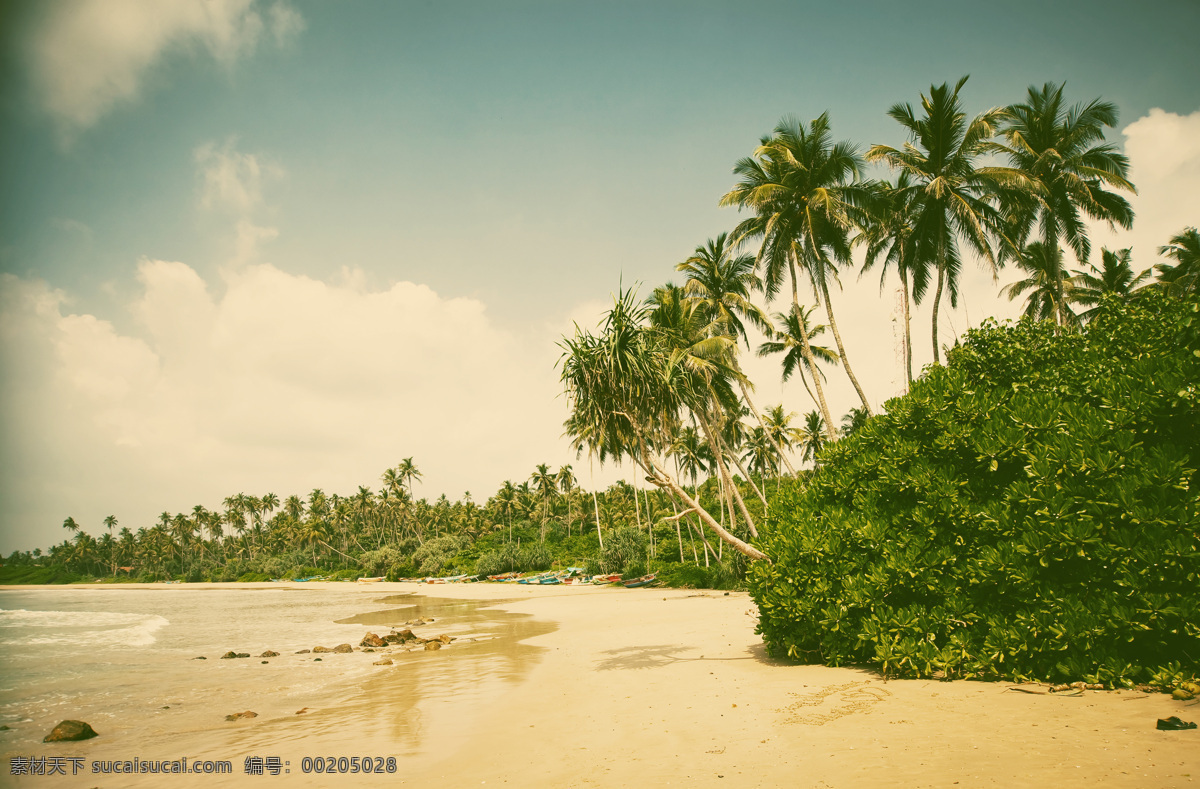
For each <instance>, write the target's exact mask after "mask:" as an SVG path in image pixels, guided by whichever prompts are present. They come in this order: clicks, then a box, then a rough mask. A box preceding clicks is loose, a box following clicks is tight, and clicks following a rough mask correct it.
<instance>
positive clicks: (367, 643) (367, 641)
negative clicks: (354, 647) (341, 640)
mask: <svg viewBox="0 0 1200 789" xmlns="http://www.w3.org/2000/svg"><path fill="white" fill-rule="evenodd" d="M359 645H360V646H364V647H382V646H387V642H386V641H384V640H383V639H382V638H380V637H379V636H377V635H375V634H374V633H367V634H366V635H365V636H363V640H362V641H361V642H360V644H359Z"/></svg>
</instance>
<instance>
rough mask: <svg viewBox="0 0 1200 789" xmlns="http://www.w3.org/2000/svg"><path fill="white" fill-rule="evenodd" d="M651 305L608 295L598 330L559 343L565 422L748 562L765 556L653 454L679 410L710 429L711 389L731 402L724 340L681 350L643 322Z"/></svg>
mask: <svg viewBox="0 0 1200 789" xmlns="http://www.w3.org/2000/svg"><path fill="white" fill-rule="evenodd" d="M649 313H650V309H649V308H648V307H647V306H646V305H643V304H638V302H637V301H636V300H635V298H634V296H633V294H632V293H631V292H628V291H624V292H622V293H620V294H619V295H618V296H617V297H616V299H615V300H614V305H613V308H612V310H610V311H609V313H608V315H607V317H606V318H605V321H604V323H603V324H602V326H601V330H600V333H599V334H598V335H595V334H592V333H591V332H587V331H583V330H581V329H579V328H578V327H576V330H575V334H574V336H573V337H565V338H563V341H562V343H561V347H562V348H563V355H562V357H561V359H560V361H559V364H560V366H561V368H562V373H561V375H562V381H563V384H564V386H565V387H566V394H567V397H568V401H569V403H570V415H569V417H568V420H567V422H566V427H567V431H568V434H569V435H570V436H571V441H572V444H573V445H574V446H575V447H576V448H577V449H579V450H580V451H583V450H584V449H586V450H587V451H588V452H589V454H591V455H593V456H595V455H597V454H600V453H601V452H603V453H606V454H607V455H608V456H610V457H616V458H618V459H619V458H620V457H628V458H629V459H631V460H633V461H634V462H635V463H636V464H637V465H638V466H639V467H640V468H641V469H642V471H644V472H645V474H646V478H647V481H648V482H650V483H652V484H653V485H655V486H656V487H659V488H662V489H664V490H666V491H668V492H669V493H670V494H671V496H673V497H674V498H676V499H677V500H678V501H680V502H682V503H683V505H684V511H683V513H681V514H680V515H679V516H675V517H684V516H686V515H687V514H689V513H696V515H697V516H698V517H699V518H700V519H701V520H702V521H703V522H704V524H705V525H707V526H708V527H709V528H710V529H712V530H713V531H714V532H716V533H717V534H718V535H719V536H720V538H721V539H722V540H724V541H725V542H727V543H729V544H730V545H731V546H732V547H733V548H734V549H736V550H738V551H740V552H741V553H743V554H744V555H746V556H748V557H750V558H752V559H766V558H767V557H766V555H765V554H764V553H763V552H762V551H760V550H758V549H757V548H755V547H754V546H752V545H750V544H749V543H746V542H745V541H743V540H741V539H739V538H738V537H736V536H734V535H733V534H732V533H731V532H729V531H728V530H726V529H725V528H724V527H723V526H722V525H721V524H720V523H719V522H717V521H716V519H714V518H713V517H712V515H711V514H709V513H708V511H707V510H705V509H704V508H703V507H701V506H700V503H699V502H698V501H697V500H696V499H695V498H694V497H693V496H692V495H691V494H689V493H688V492H687V491H686V490H685V489H684V488H683V487H682V486H681V485H679V483H678V482H676V480H675V478H674V477H673V476H672V475H671V474H670V472H669V471H668V470H667V468H666V467H665V465H664V464H663V463H662V461H661V460H660V458H661V457H662V454H663V453H664V452H665V450H666V448H667V446H669V444H670V439H671V436H672V435H673V433H674V432H675V429H676V428H677V427H678V426H679V424H680V422H681V420H682V418H683V416H684V413H685V412H687V411H690V412H691V413H693V414H695V415H696V416H697V419H698V420H700V421H701V423H702V425H704V426H705V432H706V433H711V432H712V430H711V427H710V426H709V425H708V424H707V415H708V414H709V413H710V412H711V409H712V404H711V400H712V398H713V393H714V391H715V392H717V393H718V394H719V395H720V396H721V397H722V398H723V399H725V400H726V401H731V400H734V399H736V398H735V397H734V396H733V392H732V389H731V387H730V384H729V381H728V375H729V374H730V371H728V369H727V368H724V367H723V366H722V365H721V364H720V361H719V360H720V359H721V358H722V357H723V356H724V355H725V353H726V351H725V349H724V348H723V347H722V346H724V345H727V344H728V342H729V341H728V339H727V338H720V337H713V338H708V339H706V340H702V341H700V342H698V343H693V345H692V347H691V348H690V351H683V350H681V349H680V343H679V341H678V340H677V339H676V338H672V337H671V336H670V335H671V330H668V329H663V328H659V327H654V326H647V325H645V323H646V321H647V319H648V317H649Z"/></svg>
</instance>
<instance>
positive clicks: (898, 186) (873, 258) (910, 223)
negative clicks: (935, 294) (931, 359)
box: [855, 170, 929, 389]
mask: <svg viewBox="0 0 1200 789" xmlns="http://www.w3.org/2000/svg"><path fill="white" fill-rule="evenodd" d="M911 186H912V179H911V178H910V176H909V174H908V172H907V171H905V170H902V171H901V172H900V174H899V176H898V177H897V178H896V183H895V185H893V184H890V183H888V182H887V181H881V182H879V183H877V184H876V185H875V189H876V193H875V199H874V200H873V201H872V203H871V208H870V215H869V221H868V222H867V223H866V226H865V227H863V228H862V230H861V233H860V235H859V236H858V238H857V239H855V240H856V241H865V242H866V244H867V255H866V260H865V262H864V263H863V268H862V270H863V271H864V272H866V271H867V270H868V269H870V268H871V267H872V266H874V265H875V263H876V262H877V261H878V260H879V258H880V256H882V257H883V267H882V269H883V270H882V271H881V272H880V276H879V290H880V292H882V291H883V285H884V282H885V281H886V280H887V274H888V269H889V268H890V269H895V270H896V273H897V274H898V275H899V277H900V291H901V293H902V294H903V306H904V371H905V375H906V377H907V379H908V388H910V389H911V388H912V381H913V374H912V316H911V309H910V305H909V295H910V293H912V291H913V287H912V284H911V283H910V282H909V277H910V273H914V274H917V275H919V276H920V279H921V289H920V292H921V293H922V294H924V292H925V288H926V283H927V282H928V279H929V269H928V266H925V267H921V268H917V269H913V268H912V266H913V265H914V260H913V249H912V237H913V229H914V226H915V222H914V216H913V201H912V197H913V190H912V189H911V188H910V187H911ZM913 298H914V299H915V298H916V297H915V296H914V297H913Z"/></svg>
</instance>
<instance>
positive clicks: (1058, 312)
mask: <svg viewBox="0 0 1200 789" xmlns="http://www.w3.org/2000/svg"><path fill="white" fill-rule="evenodd" d="M1061 257H1062V252H1061V250H1059V249H1058V248H1057V247H1049V246H1046V245H1045V244H1043V243H1042V242H1040V241H1035V242H1033V243H1032V244H1028V245H1027V246H1026V247H1025V248H1024V249H1022V250H1021V251H1020V252H1018V253H1017V267H1018V268H1020V269H1021V271H1023V272H1025V273H1026V274H1028V276H1027V277H1025V278H1024V279H1020V280H1017V281H1016V282H1014V283H1012V284H1011V285H1008V286H1006V287H1004V288H1003V289H1002V290H1001V291H1000V293H1001V294H1002V295H1004V296H1007V297H1008V300H1009V301H1013V300H1015V299H1017V298H1018V297H1019V296H1021V295H1022V294H1024V293H1026V292H1028V294H1029V295H1028V296H1026V298H1025V309H1024V311H1023V312H1022V314H1023V315H1024V316H1025V317H1027V318H1033V319H1034V320H1049V321H1054V323H1055V325H1056V326H1058V327H1062V326H1064V325H1067V324H1074V323H1076V322H1077V320H1078V318H1077V316H1076V315H1075V313H1073V312H1071V309H1070V307H1068V306H1067V305H1066V304H1063V303H1062V300H1063V299H1068V300H1069V299H1072V297H1073V294H1072V293H1071V290H1072V287H1073V285H1074V280H1066V281H1065V282H1064V281H1063V280H1062V279H1061V278H1060V277H1059V274H1060V273H1061V272H1062V260H1061Z"/></svg>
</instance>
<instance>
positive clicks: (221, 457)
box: [0, 260, 566, 550]
mask: <svg viewBox="0 0 1200 789" xmlns="http://www.w3.org/2000/svg"><path fill="white" fill-rule="evenodd" d="M340 279H341V281H340V282H338V283H330V282H321V281H317V280H313V279H310V278H307V277H302V276H294V275H291V274H288V273H285V272H283V271H281V270H279V269H278V268H275V267H273V266H270V265H248V266H244V267H242V268H240V269H238V270H237V271H230V272H226V273H225V274H224V275H223V279H222V281H221V282H220V283H217V287H213V286H212V285H210V284H209V283H206V282H205V281H204V280H203V279H201V277H200V276H199V275H198V274H197V273H196V272H195V271H194V270H193V269H192V268H191V267H189V266H187V265H185V264H183V263H179V262H170V261H162V260H145V261H143V262H142V263H141V264H140V266H139V267H138V280H139V282H140V284H141V288H142V292H141V295H140V297H139V298H137V299H136V301H134V302H133V303H132V304H130V305H129V313H128V315H127V316H124V317H126V318H132V320H133V321H134V322H135V323H136V326H137V330H136V331H132V332H128V333H126V332H122V331H119V330H118V329H117V328H116V327H115V326H114V324H113V323H111V322H109V321H106V320H102V319H100V318H97V317H96V316H93V315H86V314H84V315H80V314H73V313H71V312H70V310H69V302H68V299H67V296H66V294H64V293H63V292H61V291H56V290H54V289H52V288H50V287H49V286H48V285H47V284H46V283H45V282H42V281H40V280H27V279H20V278H17V277H14V276H12V275H3V276H0V306H2V308H3V312H2V316H3V317H2V318H0V363H2V364H3V366H4V369H5V371H6V375H5V376H4V381H3V383H2V384H0V403H2V409H3V426H4V432H5V435H6V439H5V445H4V463H5V467H6V468H8V469H11V470H12V472H13V473H12V474H11V475H7V476H6V478H5V479H4V480H3V481H2V482H0V498H2V499H3V500H4V501H5V503H6V504H5V508H4V514H3V518H4V521H5V522H4V523H3V524H0V525H2V526H3V528H2V529H0V533H3V535H4V537H5V538H6V540H7V541H11V544H8V545H5V546H3V550H12V549H13V548H16V547H23V548H31V547H34V546H37V545H45V544H47V543H48V542H49V541H56V540H57V539H59V538H60V535H59V534H57V529H56V528H55V527H56V526H57V525H58V524H60V523H61V522H62V520H63V519H64V518H66V517H67V516H68V515H70V516H73V517H75V518H76V519H78V520H79V521H80V522H81V523H82V524H84V525H85V528H88V527H95V526H96V525H97V524H98V523H99V522H100V520H101V519H102V518H103V517H104V516H105V515H108V514H116V515H117V517H118V519H119V520H120V521H121V523H122V524H123V525H128V526H131V527H133V528H137V527H138V526H146V525H151V524H152V523H153V519H154V517H155V516H156V515H157V513H158V512H161V511H163V510H170V511H171V512H176V511H181V510H188V509H190V508H191V507H192V505H194V504H197V503H202V504H205V505H206V506H208V507H217V506H219V504H220V500H221V498H223V497H224V496H227V495H230V494H231V493H237V492H239V491H244V492H248V493H254V494H256V495H262V494H263V493H266V492H268V491H270V492H275V493H276V494H277V495H280V496H285V495H288V494H291V493H300V494H303V493H307V491H308V490H310V489H311V488H313V487H318V486H319V487H322V488H324V489H325V490H326V491H327V492H342V493H352V492H353V491H354V490H355V489H356V487H357V486H358V485H360V484H365V485H368V486H372V487H378V477H379V474H380V473H382V471H383V470H384V469H385V468H388V467H390V466H394V465H396V463H398V462H399V461H400V459H401V458H403V457H409V456H413V457H414V458H415V459H416V462H417V464H418V466H419V467H420V468H421V469H422V471H423V472H424V473H425V478H426V480H429V481H431V482H432V483H433V484H437V485H438V486H439V488H440V489H442V490H447V491H448V492H449V493H450V494H451V495H454V496H457V495H460V494H461V492H462V491H463V490H464V489H470V490H473V491H474V493H475V494H476V496H477V497H479V498H480V499H482V498H484V497H486V496H488V495H490V494H491V493H492V492H494V490H495V488H496V487H497V486H498V485H499V483H500V481H501V480H502V479H503V478H504V477H505V476H512V475H514V474H515V475H518V476H520V475H522V474H524V473H525V472H526V471H527V470H531V469H532V468H533V465H534V464H535V463H537V462H565V461H566V458H564V457H563V455H564V453H565V447H564V445H563V444H562V442H560V441H559V435H560V434H561V432H562V429H561V424H562V420H563V419H564V418H565V404H564V403H563V401H562V400H561V399H556V395H557V394H558V391H559V386H558V382H557V377H556V374H555V371H554V369H553V364H554V361H555V359H556V358H557V350H556V349H555V347H554V345H553V342H552V338H551V337H550V336H549V335H546V336H544V337H542V336H539V337H538V338H537V341H536V342H533V343H530V344H525V343H522V342H521V341H520V340H519V339H518V338H516V337H514V336H512V335H510V334H507V333H505V332H503V331H500V330H498V329H497V328H496V327H495V326H494V325H492V323H491V322H490V321H489V319H488V317H487V314H486V311H485V308H484V305H483V304H482V303H480V302H478V301H476V300H473V299H466V298H456V299H444V298H442V297H440V296H439V295H438V294H436V293H435V292H433V291H432V290H430V289H429V288H428V287H425V286H423V285H417V284H413V283H411V282H399V283H396V284H394V285H392V286H390V287H389V288H387V289H386V290H370V289H368V288H366V287H364V286H363V285H362V284H361V283H362V281H363V279H364V277H363V276H362V273H361V271H358V270H355V269H346V270H344V271H343V273H342V276H341V278H340ZM439 492H440V491H439ZM417 494H418V495H422V491H421V490H418V491H417ZM434 495H436V493H435V494H434Z"/></svg>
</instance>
